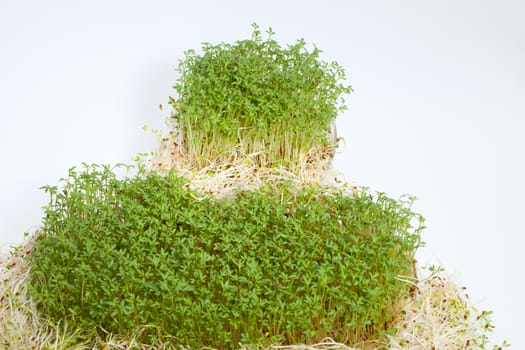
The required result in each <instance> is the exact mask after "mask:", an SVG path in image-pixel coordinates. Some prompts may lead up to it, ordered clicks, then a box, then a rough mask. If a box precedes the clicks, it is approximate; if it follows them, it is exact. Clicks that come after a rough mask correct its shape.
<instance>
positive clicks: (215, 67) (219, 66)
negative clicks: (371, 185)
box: [171, 24, 351, 165]
mask: <svg viewBox="0 0 525 350" xmlns="http://www.w3.org/2000/svg"><path fill="white" fill-rule="evenodd" d="M267 33H268V37H267V39H266V40H263V39H262V37H261V33H260V31H259V28H258V27H257V25H255V24H254V31H253V34H252V37H251V39H249V40H241V41H237V42H236V43H235V44H229V43H221V44H218V45H211V44H204V46H203V47H202V54H197V53H196V52H195V51H194V50H188V51H187V52H186V56H185V59H184V60H182V61H181V62H180V64H179V68H178V71H179V73H180V77H179V79H178V81H177V83H176V84H175V86H174V88H175V90H176V92H177V98H176V99H174V98H172V99H171V104H172V105H173V107H174V113H173V118H175V119H176V120H177V121H178V122H179V123H180V125H181V127H182V130H183V132H184V137H185V152H186V154H188V155H190V156H191V157H192V158H196V159H200V160H201V162H202V163H203V164H206V162H207V161H209V160H214V159H220V160H221V161H223V162H225V161H229V160H231V157H232V151H233V150H235V151H236V152H238V153H242V154H253V153H256V152H259V153H261V152H262V153H261V154H264V156H261V157H259V158H258V161H259V163H261V165H266V164H268V163H270V164H273V163H278V164H279V165H282V164H285V165H288V164H293V163H295V162H297V161H298V155H300V154H306V153H308V152H310V151H311V150H313V149H319V148H322V146H328V147H334V145H331V144H328V140H327V137H326V135H327V132H328V130H329V126H330V123H331V122H332V121H333V120H334V119H335V118H336V116H337V114H338V113H339V112H340V111H342V110H344V109H345V105H344V100H343V98H342V95H343V94H345V93H349V92H350V91H351V88H350V87H349V86H346V85H344V83H343V82H344V80H345V73H344V71H343V69H342V67H341V66H339V65H338V64H337V63H336V62H332V63H327V62H324V61H322V60H320V57H319V54H320V52H321V51H320V50H319V49H317V48H314V49H313V50H311V51H309V50H308V49H307V46H306V43H305V41H304V40H299V41H297V43H295V44H293V45H288V46H287V47H281V46H280V45H279V44H278V43H277V42H276V41H275V40H273V39H272V35H273V34H274V33H273V32H272V31H271V29H270V30H268V32H267ZM327 144H328V145H327Z"/></svg>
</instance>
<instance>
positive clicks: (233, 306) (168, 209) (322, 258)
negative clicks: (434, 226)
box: [30, 166, 422, 348]
mask: <svg viewBox="0 0 525 350" xmlns="http://www.w3.org/2000/svg"><path fill="white" fill-rule="evenodd" d="M187 185H188V184H187V181H186V180H185V179H184V178H181V177H178V176H177V175H176V174H174V173H173V172H172V173H170V174H168V175H167V176H165V177H164V176H160V175H157V174H155V173H150V174H148V175H144V176H138V177H133V178H125V179H118V178H117V177H116V175H115V173H114V172H113V171H112V169H110V168H109V167H98V166H90V167H88V168H87V169H86V170H84V171H81V172H77V171H76V170H75V169H74V168H73V169H71V170H70V172H69V177H68V178H67V179H63V186H62V187H61V188H58V187H56V186H47V187H45V189H46V191H47V192H48V193H49V194H50V196H51V200H50V203H49V205H48V206H47V207H45V218H44V222H43V224H44V226H43V229H42V232H41V233H40V234H39V235H38V237H37V240H36V242H35V244H34V248H33V253H32V256H31V258H30V259H31V282H30V291H31V294H32V297H33V299H34V300H35V301H36V302H37V305H38V308H39V310H40V311H41V313H42V315H44V316H45V317H47V318H48V319H49V320H50V321H52V322H57V321H60V320H61V321H62V322H66V323H67V322H71V323H73V324H74V325H75V326H76V327H79V328H80V330H81V331H84V332H86V334H87V333H88V332H92V331H93V329H99V331H100V329H104V330H105V331H108V332H112V333H115V334H136V333H137V334H142V337H143V339H142V340H144V341H147V342H149V343H152V344H155V342H156V341H159V340H160V338H162V340H163V341H166V339H168V340H169V339H171V340H172V342H173V344H178V345H185V346H189V347H192V348H198V347H202V346H213V347H216V348H234V347H237V346H238V343H239V342H241V343H244V344H259V345H261V344H266V345H268V344H270V343H274V344H275V343H280V342H282V343H285V342H286V343H297V342H312V341H318V340H320V339H322V338H324V337H325V336H330V337H333V338H334V339H336V340H339V341H357V340H362V339H365V338H367V337H369V336H374V335H378V334H379V333H381V332H382V331H384V330H385V329H387V328H388V325H389V322H390V321H391V319H392V317H393V315H394V314H395V312H396V305H397V301H398V300H399V298H400V297H401V296H403V295H405V294H406V293H407V291H408V287H409V286H408V285H407V283H406V282H403V281H401V280H402V278H401V279H400V278H398V277H399V276H400V275H407V274H410V272H411V266H410V265H411V262H412V257H413V253H414V251H415V249H416V248H417V247H418V246H419V245H420V244H421V243H420V237H419V231H420V230H421V228H422V226H421V221H420V222H419V224H417V225H415V222H414V219H420V217H419V216H418V215H417V214H415V213H413V212H412V211H411V210H410V203H411V200H409V199H407V200H400V201H395V200H392V199H389V198H388V197H386V196H385V195H383V194H378V195H377V196H371V195H369V194H366V193H365V192H360V193H356V195H355V196H354V197H349V196H347V195H342V194H340V193H338V192H336V193H331V194H329V193H323V192H322V191H321V190H320V189H317V190H316V189H312V188H311V189H301V190H298V189H294V188H293V187H292V186H290V185H287V184H285V183H282V184H279V185H275V184H274V185H273V187H270V186H266V187H263V188H261V189H260V191H240V192H239V193H237V195H236V196H235V197H234V198H217V197H214V196H204V195H203V194H202V193H198V192H195V191H193V190H191V189H189V188H188V186H187ZM413 225H414V226H413ZM101 334H103V333H101Z"/></svg>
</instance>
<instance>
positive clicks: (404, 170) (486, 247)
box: [0, 0, 525, 349]
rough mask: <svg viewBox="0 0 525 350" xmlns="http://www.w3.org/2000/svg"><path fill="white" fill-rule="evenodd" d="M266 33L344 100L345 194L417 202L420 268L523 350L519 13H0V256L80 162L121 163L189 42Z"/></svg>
mask: <svg viewBox="0 0 525 350" xmlns="http://www.w3.org/2000/svg"><path fill="white" fill-rule="evenodd" d="M254 21H255V22H257V23H259V24H260V25H261V27H262V28H263V29H264V28H267V27H270V26H271V27H272V28H273V29H274V31H276V33H277V35H276V39H277V40H278V41H279V42H280V43H282V44H288V43H294V42H295V41H296V40H297V39H299V38H301V37H303V38H305V40H306V41H307V42H309V43H315V44H316V45H317V46H318V47H319V48H320V49H322V50H323V51H324V54H323V59H325V60H328V61H331V60H335V61H338V62H339V63H340V64H341V65H342V66H343V67H344V68H345V70H346V72H347V75H348V80H349V83H350V84H351V85H352V86H353V87H354V89H355V93H354V94H352V95H351V96H350V97H349V98H348V99H347V101H348V106H349V110H348V111H346V112H345V114H344V115H342V116H341V117H340V118H339V119H338V133H339V135H340V136H343V137H344V138H345V139H346V151H345V152H344V153H342V154H339V155H338V156H337V158H336V167H337V168H338V169H340V170H342V171H343V172H344V173H345V175H346V179H347V180H348V181H349V182H355V183H357V184H359V185H366V186H369V187H371V188H372V189H374V190H378V191H385V192H387V193H388V194H389V195H391V196H393V197H397V196H399V195H401V194H404V193H409V194H413V195H415V196H417V197H418V198H419V200H418V201H417V203H416V210H417V211H419V212H421V213H422V214H423V215H424V216H425V217H426V218H427V226H428V228H427V229H426V230H425V232H424V236H423V239H424V241H426V243H427V247H426V248H424V249H421V251H420V253H419V259H420V261H421V262H422V263H425V264H428V263H439V264H442V265H444V266H445V267H446V268H447V271H448V272H450V273H452V274H454V275H455V276H456V277H457V278H458V279H459V280H460V281H461V282H462V283H463V284H464V285H466V286H467V287H468V290H469V292H470V295H471V297H472V299H473V300H474V302H476V303H477V305H479V306H480V308H482V309H489V310H493V311H494V312H495V313H494V316H493V320H494V323H495V325H496V330H495V333H494V336H493V339H494V340H496V341H500V340H502V339H507V340H509V341H510V342H511V343H513V348H515V349H523V348H525V341H524V340H523V335H522V334H521V333H522V326H523V317H524V316H525V307H524V303H523V296H524V295H525V291H524V286H523V278H524V273H523V268H524V267H525V263H524V262H525V259H524V253H523V248H524V245H523V241H524V240H523V236H524V234H525V229H524V223H523V214H524V213H525V204H524V202H525V185H524V183H523V180H524V179H525V164H524V163H525V141H524V139H525V137H524V134H525V2H524V1H523V0H516V1H510V0H498V1H462V0H460V1H448V0H447V1H443V0H442V1H416V0H413V1H409V0H402V1H387V0H385V1H327V0H325V1H304V0H303V1H283V0H281V1H273V0H272V1H268V0H265V1H259V2H250V1H240V0H239V1H191V2H190V1H185V2H182V1H158V0H153V1H152V0H149V1H140V2H139V1H129V0H128V1H109V0H91V1H53V0H52V1H49V0H48V1H37V0H34V1H25V0H16V1H15V0H12V1H10V0H1V2H0V118H1V121H2V123H1V126H0V150H1V152H2V153H1V156H2V159H1V167H2V168H1V172H0V194H1V196H0V244H1V245H3V246H6V245H9V244H14V243H19V242H21V241H22V240H23V232H24V231H26V230H28V229H30V228H31V227H32V226H35V225H38V224H39V223H40V219H41V209H40V208H41V206H43V205H45V204H46V202H47V197H46V195H45V194H44V193H43V192H42V191H41V190H39V187H40V186H42V185H46V184H57V182H58V179H59V178H60V177H63V176H65V175H66V174H67V169H68V168H69V167H71V166H73V165H79V164H80V163H81V162H87V163H91V162H96V163H104V164H106V163H111V164H115V163H119V162H125V163H130V162H131V159H132V158H133V157H134V156H135V155H136V153H137V152H145V151H150V150H151V147H152V146H153V142H154V139H153V138H152V137H151V136H150V135H148V134H146V133H144V132H143V131H142V130H141V127H142V125H144V124H148V125H150V126H153V127H162V126H163V118H164V117H165V116H166V115H167V114H169V112H168V111H166V110H165V111H164V112H160V111H159V109H158V106H159V104H160V103H162V104H164V105H167V100H168V96H169V95H173V94H174V92H173V90H172V89H171V86H172V85H173V84H174V83H175V81H176V78H177V75H176V72H175V68H176V65H177V62H178V60H179V59H182V58H183V52H184V51H185V50H187V49H190V48H193V49H198V48H200V44H201V42H205V41H206V42H211V43H218V42H220V41H225V42H233V41H235V40H239V39H246V38H249V36H250V34H251V27H250V24H251V23H252V22H254Z"/></svg>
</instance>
